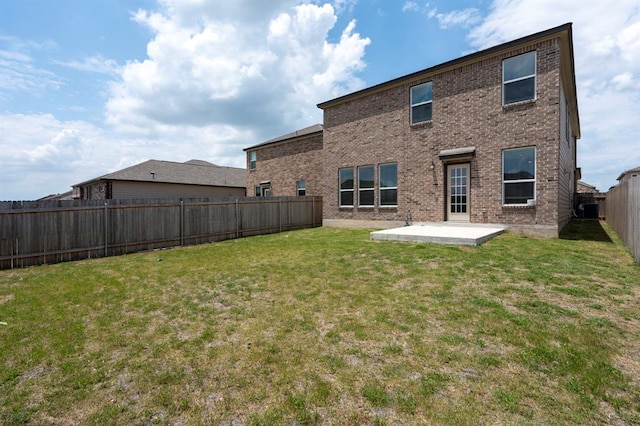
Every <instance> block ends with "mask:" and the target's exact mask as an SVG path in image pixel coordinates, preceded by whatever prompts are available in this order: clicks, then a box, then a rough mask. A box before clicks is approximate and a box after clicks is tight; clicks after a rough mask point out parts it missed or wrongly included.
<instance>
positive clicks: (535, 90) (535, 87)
mask: <svg viewBox="0 0 640 426" xmlns="http://www.w3.org/2000/svg"><path fill="white" fill-rule="evenodd" d="M527 55H533V74H527V75H522V76H519V77H516V78H512V79H511V80H505V76H504V74H505V72H504V71H505V68H506V66H507V65H508V63H509V62H510V61H514V60H516V59H517V58H522V57H524V56H527ZM537 69H538V55H537V52H536V51H535V50H534V51H532V52H527V53H523V54H521V55H516V56H512V57H510V58H506V59H504V60H503V61H502V106H507V105H515V104H519V103H522V102H533V101H535V100H536V98H537V96H538V72H537ZM531 78H533V97H532V98H531V99H521V100H518V101H514V102H507V101H506V94H507V91H506V86H507V85H508V84H510V83H517V82H518V81H523V80H528V79H531Z"/></svg>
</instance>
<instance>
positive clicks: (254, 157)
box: [249, 151, 258, 170]
mask: <svg viewBox="0 0 640 426" xmlns="http://www.w3.org/2000/svg"><path fill="white" fill-rule="evenodd" d="M257 162H258V153H257V152H256V151H251V152H249V170H255V169H256V163H257Z"/></svg>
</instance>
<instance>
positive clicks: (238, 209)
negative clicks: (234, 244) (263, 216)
mask: <svg viewBox="0 0 640 426" xmlns="http://www.w3.org/2000/svg"><path fill="white" fill-rule="evenodd" d="M235 210H236V212H235V213H236V240H237V239H238V238H240V231H239V228H240V225H239V221H240V206H239V205H238V199H237V198H236V209H235Z"/></svg>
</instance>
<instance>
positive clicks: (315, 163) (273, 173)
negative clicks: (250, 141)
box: [244, 124, 324, 197]
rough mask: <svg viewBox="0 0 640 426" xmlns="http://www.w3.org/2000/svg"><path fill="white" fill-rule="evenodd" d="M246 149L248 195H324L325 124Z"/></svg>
mask: <svg viewBox="0 0 640 426" xmlns="http://www.w3.org/2000/svg"><path fill="white" fill-rule="evenodd" d="M244 151H245V152H247V170H248V171H247V194H248V195H250V196H257V197H261V196H262V197H268V196H304V195H306V196H313V195H316V196H321V195H323V191H324V185H323V184H322V174H323V170H322V125H321V124H315V125H313V126H309V127H306V128H304V129H301V130H298V131H295V132H293V133H289V134H286V135H284V136H280V137H277V138H275V139H270V140H268V141H266V142H263V143H261V144H258V145H255V146H252V147H249V148H245V149H244Z"/></svg>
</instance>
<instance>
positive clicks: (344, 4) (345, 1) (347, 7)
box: [333, 0, 358, 14]
mask: <svg viewBox="0 0 640 426" xmlns="http://www.w3.org/2000/svg"><path fill="white" fill-rule="evenodd" d="M356 3H358V0H333V8H334V9H335V10H336V12H337V13H338V14H341V13H344V12H351V11H352V10H353V8H354V7H355V5H356Z"/></svg>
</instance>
